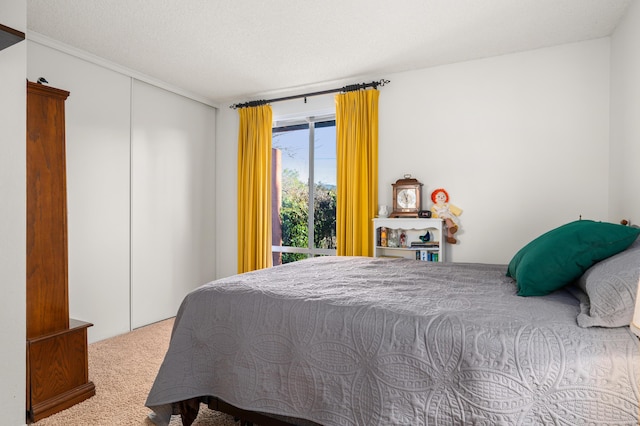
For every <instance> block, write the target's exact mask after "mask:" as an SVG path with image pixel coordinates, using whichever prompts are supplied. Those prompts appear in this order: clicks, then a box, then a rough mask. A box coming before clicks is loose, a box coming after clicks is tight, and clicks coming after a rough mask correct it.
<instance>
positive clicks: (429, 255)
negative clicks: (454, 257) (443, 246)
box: [416, 250, 439, 262]
mask: <svg viewBox="0 0 640 426" xmlns="http://www.w3.org/2000/svg"><path fill="white" fill-rule="evenodd" d="M438 257H439V255H438V253H436V252H433V251H429V250H416V260H423V261H425V262H437V261H438Z"/></svg>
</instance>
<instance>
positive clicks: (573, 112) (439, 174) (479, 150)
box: [379, 38, 609, 263]
mask: <svg viewBox="0 0 640 426" xmlns="http://www.w3.org/2000/svg"><path fill="white" fill-rule="evenodd" d="M387 78H389V79H390V80H391V84H390V85H389V86H387V87H384V88H383V89H382V91H381V96H380V157H379V158H380V166H379V169H380V192H379V199H380V203H382V202H383V200H388V203H389V204H390V203H391V183H393V182H395V180H396V179H398V178H400V177H402V176H403V175H404V174H405V173H410V174H411V175H412V176H413V177H415V178H417V179H419V180H420V181H421V182H422V183H424V190H423V193H424V196H425V200H428V199H429V198H430V195H431V192H432V191H433V190H434V189H436V188H439V187H444V188H445V189H447V191H448V192H449V194H450V196H451V202H452V203H453V204H455V205H457V206H458V207H460V208H462V209H463V214H462V215H461V217H460V221H461V224H462V226H461V230H460V231H459V232H458V234H457V237H458V240H459V244H457V245H455V246H453V247H448V253H447V259H448V260H451V261H455V262H487V263H507V262H508V261H509V260H510V258H511V256H513V254H514V253H515V252H516V251H517V250H518V249H519V248H520V247H521V246H523V245H524V244H525V243H526V242H528V241H529V240H530V239H531V238H533V237H535V236H537V235H539V234H541V233H543V232H545V231H547V230H549V229H550V228H552V227H555V226H559V225H561V224H563V223H566V222H569V221H572V220H577V219H578V218H579V216H580V215H582V217H583V218H588V219H596V220H606V219H607V213H608V211H607V203H606V200H607V193H608V182H607V179H608V172H609V163H608V149H609V148H608V146H609V145H608V132H609V127H608V113H609V39H607V38H605V39H599V40H595V41H589V42H583V43H575V44H568V45H563V46H558V47H552V48H546V49H540V50H534V51H528V52H523V53H517V54H511V55H504V56H499V57H494V58H489V59H483V60H477V61H469V62H464V63H458V64H453V65H448V66H441V67H437V68H431V69H425V70H419V71H412V72H407V73H401V74H396V75H392V76H387ZM428 205H429V206H430V205H431V201H429V203H428ZM423 207H425V206H424V204H423Z"/></svg>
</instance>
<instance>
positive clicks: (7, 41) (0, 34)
mask: <svg viewBox="0 0 640 426" xmlns="http://www.w3.org/2000/svg"><path fill="white" fill-rule="evenodd" d="M22 40H24V33H23V32H22V31H18V30H14V29H13V28H10V27H7V26H5V25H2V24H0V50H4V49H6V48H7V47H9V46H13V45H14V44H16V43H19V42H21V41H22Z"/></svg>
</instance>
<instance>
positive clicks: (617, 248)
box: [507, 220, 640, 296]
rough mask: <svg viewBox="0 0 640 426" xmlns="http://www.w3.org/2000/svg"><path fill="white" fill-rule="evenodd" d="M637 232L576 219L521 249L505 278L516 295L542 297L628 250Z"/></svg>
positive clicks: (626, 228)
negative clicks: (604, 260)
mask: <svg viewBox="0 0 640 426" xmlns="http://www.w3.org/2000/svg"><path fill="white" fill-rule="evenodd" d="M638 234H640V229H638V228H631V227H628V226H623V225H616V224H613V223H605V222H594V221H592V220H578V221H575V222H571V223H567V224H566V225H563V226H561V227H559V228H556V229H553V230H551V231H549V232H547V233H545V234H543V235H541V236H539V237H538V238H536V239H535V240H533V241H531V242H530V243H529V244H527V245H526V246H524V247H523V248H522V249H520V251H518V253H516V255H515V256H514V257H513V259H511V262H509V268H508V270H507V276H508V277H512V278H514V279H515V280H516V285H517V287H518V295H519V296H544V295H545V294H549V293H551V292H553V291H555V290H557V289H559V288H561V287H563V286H565V285H567V284H569V283H571V282H573V281H574V280H576V279H577V278H579V277H580V276H581V275H582V274H583V273H584V271H586V270H587V269H589V267H590V266H591V265H593V264H594V263H596V262H599V261H601V260H603V259H606V258H607V257H609V256H613V255H614V254H616V253H619V252H621V251H623V250H624V249H626V248H627V247H629V246H630V245H631V243H633V242H634V241H635V239H636V238H637V237H638Z"/></svg>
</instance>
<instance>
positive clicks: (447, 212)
mask: <svg viewBox="0 0 640 426" xmlns="http://www.w3.org/2000/svg"><path fill="white" fill-rule="evenodd" d="M431 201H433V206H431V217H434V218H438V217H439V218H441V219H442V220H444V225H445V227H446V228H447V242H448V243H449V244H455V243H457V242H458V240H456V239H455V238H454V236H453V234H455V233H456V232H458V216H460V215H461V214H462V210H461V209H459V208H458V207H456V206H454V205H453V204H449V193H448V192H447V191H445V190H444V189H442V188H438V189H436V190H434V191H433V192H432V193H431Z"/></svg>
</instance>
